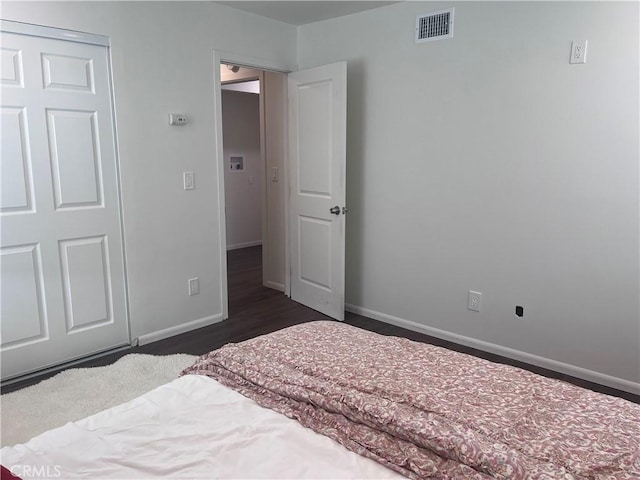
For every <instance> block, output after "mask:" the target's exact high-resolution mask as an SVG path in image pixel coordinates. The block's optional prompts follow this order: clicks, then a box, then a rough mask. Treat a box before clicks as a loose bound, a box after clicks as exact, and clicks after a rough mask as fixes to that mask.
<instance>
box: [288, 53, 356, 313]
mask: <svg viewBox="0 0 640 480" xmlns="http://www.w3.org/2000/svg"><path fill="white" fill-rule="evenodd" d="M346 124H347V64H346V63H345V62H340V63H334V64H331V65H325V66H321V67H316V68H312V69H309V70H303V71H299V72H295V73H291V74H289V141H290V144H289V158H290V169H291V170H290V172H291V175H290V184H291V195H290V205H289V207H290V229H289V232H290V262H291V298H292V299H293V300H295V301H297V302H300V303H302V304H304V305H307V306H308V307H311V308H313V309H314V310H318V311H319V312H322V313H324V314H325V315H328V316H330V317H333V318H335V319H338V320H344V275H345V272H344V263H345V259H344V242H345V218H344V214H345V213H346V208H345V193H346Z"/></svg>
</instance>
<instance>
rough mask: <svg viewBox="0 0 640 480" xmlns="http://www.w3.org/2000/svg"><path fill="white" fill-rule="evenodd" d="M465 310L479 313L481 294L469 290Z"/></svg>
mask: <svg viewBox="0 0 640 480" xmlns="http://www.w3.org/2000/svg"><path fill="white" fill-rule="evenodd" d="M467 308H468V309H469V310H473V311H474V312H479V311H480V309H481V308H482V293H480V292H474V291H473V290H469V299H468V301H467Z"/></svg>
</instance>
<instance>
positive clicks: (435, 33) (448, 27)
mask: <svg viewBox="0 0 640 480" xmlns="http://www.w3.org/2000/svg"><path fill="white" fill-rule="evenodd" d="M453 10H454V9H453V8H448V9H447V10H440V11H437V12H432V13H427V14H425V15H418V16H417V17H416V43H422V42H430V41H432V40H442V39H443V38H452V37H453Z"/></svg>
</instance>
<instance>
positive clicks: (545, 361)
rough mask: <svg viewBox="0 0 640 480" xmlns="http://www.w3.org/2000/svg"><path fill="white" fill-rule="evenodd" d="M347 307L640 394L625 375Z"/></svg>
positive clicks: (463, 343)
mask: <svg viewBox="0 0 640 480" xmlns="http://www.w3.org/2000/svg"><path fill="white" fill-rule="evenodd" d="M345 310H347V311H348V312H351V313H355V314H358V315H362V316H364V317H369V318H372V319H374V320H379V321H381V322H385V323H390V324H391V325H395V326H397V327H401V328H406V329H408V330H413V331H415V332H420V333H425V334H427V335H431V336H432V337H436V338H440V339H442V340H447V341H449V342H453V343H457V344H460V345H465V346H467V347H472V348H476V349H478V350H482V351H484V352H489V353H494V354H496V355H501V356H503V357H507V358H511V359H513V360H519V361H521V362H525V363H529V364H531V365H536V366H538V367H542V368H546V369H549V370H553V371H555V372H559V373H563V374H565V375H571V376H572V377H577V378H581V379H583V380H588V381H590V382H594V383H599V384H600V385H605V386H607V387H611V388H615V389H618V390H623V391H625V392H630V393H633V394H636V395H638V394H640V383H635V382H632V381H630V380H625V379H623V378H618V377H613V376H611V375H607V374H604V373H600V372H595V371H593V370H588V369H586V368H582V367H578V366H575V365H571V364H568V363H563V362H558V361H556V360H552V359H550V358H544V357H539V356H537V355H533V354H531V353H526V352H522V351H520V350H515V349H512V348H508V347H503V346H501V345H497V344H495V343H489V342H485V341H482V340H477V339H475V338H471V337H466V336H464V335H458V334H457V333H452V332H448V331H446V330H440V329H438V328H433V327H428V326H426V325H422V324H420V323H416V322H412V321H411V320H405V319H403V318H399V317H394V316H393V315H388V314H386V313H381V312H377V311H375V310H370V309H368V308H364V307H360V306H358V305H352V304H346V305H345Z"/></svg>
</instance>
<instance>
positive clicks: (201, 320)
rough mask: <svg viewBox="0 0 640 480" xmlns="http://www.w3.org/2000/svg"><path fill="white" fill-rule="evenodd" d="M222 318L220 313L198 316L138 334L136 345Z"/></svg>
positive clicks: (205, 324)
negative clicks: (191, 319) (195, 318)
mask: <svg viewBox="0 0 640 480" xmlns="http://www.w3.org/2000/svg"><path fill="white" fill-rule="evenodd" d="M222 320H224V318H223V316H222V313H218V314H216V315H211V316H209V317H204V318H199V319H198V320H193V321H191V322H187V323H183V324H180V325H176V326H175V327H169V328H165V329H164V330H158V331H157V332H151V333H147V334H145V335H140V336H139V337H138V345H146V344H148V343H152V342H157V341H158V340H164V339H165V338H169V337H173V336H174V335H180V334H181V333H186V332H190V331H191V330H195V329H196V328H202V327H206V326H208V325H213V324H214V323H218V322H221V321H222Z"/></svg>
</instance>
